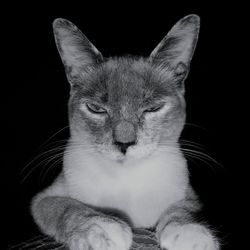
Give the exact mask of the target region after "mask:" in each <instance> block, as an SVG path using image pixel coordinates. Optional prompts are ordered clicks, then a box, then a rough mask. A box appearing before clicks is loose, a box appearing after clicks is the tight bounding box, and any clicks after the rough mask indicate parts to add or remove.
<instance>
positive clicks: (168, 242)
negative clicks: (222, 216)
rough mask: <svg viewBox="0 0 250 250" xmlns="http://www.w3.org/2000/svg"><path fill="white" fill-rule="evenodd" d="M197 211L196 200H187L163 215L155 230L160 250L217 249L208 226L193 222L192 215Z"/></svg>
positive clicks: (216, 243) (217, 244)
mask: <svg viewBox="0 0 250 250" xmlns="http://www.w3.org/2000/svg"><path fill="white" fill-rule="evenodd" d="M197 209H198V204H197V203H196V200H195V199H191V198H187V199H186V200H183V201H180V202H179V203H177V204H175V205H173V206H171V207H170V208H169V209H168V210H167V211H166V212H165V213H164V215H163V216H162V217H161V219H160V221H159V223H158V225H157V228H156V232H157V238H158V240H159V243H160V246H161V249H166V250H218V249H219V243H218V240H217V239H216V237H215V236H214V235H213V232H212V231H211V230H210V229H209V228H208V226H206V225H204V224H201V223H196V222H195V220H194V217H193V216H192V215H193V214H194V212H195V211H196V210H197Z"/></svg>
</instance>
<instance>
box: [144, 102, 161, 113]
mask: <svg viewBox="0 0 250 250" xmlns="http://www.w3.org/2000/svg"><path fill="white" fill-rule="evenodd" d="M163 106H164V105H162V104H161V105H158V106H154V107H150V108H148V109H145V110H144V112H157V111H158V110H160V109H162V108H163Z"/></svg>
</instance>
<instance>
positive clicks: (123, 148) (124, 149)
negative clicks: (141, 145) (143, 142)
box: [114, 141, 136, 154]
mask: <svg viewBox="0 0 250 250" xmlns="http://www.w3.org/2000/svg"><path fill="white" fill-rule="evenodd" d="M135 143H136V142H135V141H131V142H126V143H124V142H119V141H115V142H114V144H115V145H116V146H117V147H118V148H119V149H120V151H121V152H122V153H123V154H126V152H127V149H128V147H130V146H133V145H135Z"/></svg>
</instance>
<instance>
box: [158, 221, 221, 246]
mask: <svg viewBox="0 0 250 250" xmlns="http://www.w3.org/2000/svg"><path fill="white" fill-rule="evenodd" d="M160 246H161V249H166V250H218V249H219V245H218V242H217V241H216V239H214V237H213V236H212V235H211V233H210V232H209V230H208V229H207V228H206V227H204V226H202V225H199V224H185V225H179V224H175V223H172V224H170V225H168V226H166V228H165V229H164V230H163V232H162V233H161V235H160Z"/></svg>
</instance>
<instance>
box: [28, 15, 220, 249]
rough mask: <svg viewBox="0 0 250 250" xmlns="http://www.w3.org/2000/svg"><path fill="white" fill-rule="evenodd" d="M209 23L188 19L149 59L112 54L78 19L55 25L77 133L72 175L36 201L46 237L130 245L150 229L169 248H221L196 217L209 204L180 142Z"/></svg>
mask: <svg viewBox="0 0 250 250" xmlns="http://www.w3.org/2000/svg"><path fill="white" fill-rule="evenodd" d="M199 28H200V18H199V17H198V16H197V15H188V16H186V17H184V18H182V19H181V20H180V21H178V22H177V23H176V24H175V25H174V26H173V28H172V29H171V30H170V32H169V33H168V34H167V35H166V36H165V37H164V38H163V40H162V41H161V42H160V43H159V45H158V46H157V47H156V48H155V49H154V50H153V52H152V53H151V54H150V56H149V57H135V56H123V57H112V58H104V57H103V56H102V54H101V53H100V52H99V51H98V50H97V49H96V48H95V47H94V45H93V44H92V43H91V42H90V41H89V40H88V39H87V38H86V36H85V35H84V34H83V33H82V32H81V31H80V30H79V29H78V28H77V27H76V26H75V25H74V24H73V23H71V22H70V21H68V20H65V19H62V18H58V19H56V20H55V21H54V22H53V30H54V35H55V41H56V45H57V48H58V51H59V54H60V56H61V59H62V62H63V64H64V66H65V71H66V76H67V79H68V82H69V83H70V86H71V90H70V99H69V105H68V110H69V125H70V126H69V127H70V139H69V140H68V143H67V147H66V149H65V152H64V157H63V170H62V172H61V173H60V174H59V176H58V177H57V178H56V180H55V181H54V182H53V184H52V185H51V186H49V187H48V188H47V189H45V190H43V191H42V192H40V193H39V194H37V195H36V196H35V197H34V198H33V199H32V203H31V211H32V215H33V218H34V220H35V222H36V223H37V225H38V226H39V227H40V229H41V231H42V232H43V233H45V234H47V235H49V236H52V237H54V239H55V240H56V241H58V242H62V243H64V244H66V245H67V246H68V247H69V249H70V250H80V249H82V250H85V249H86V250H87V249H93V250H128V249H129V248H130V247H131V244H132V228H150V229H153V230H155V233H156V236H157V240H158V242H159V245H160V247H161V248H162V249H167V250H218V249H219V241H218V239H217V238H216V237H215V235H214V233H213V231H212V230H210V229H209V227H208V226H207V225H205V224H203V223H200V222H196V221H195V217H194V214H195V213H196V212H197V211H199V210H200V207H201V205H200V202H199V201H198V198H197V196H196V194H195V192H194V191H193V189H192V187H191V186H190V183H189V177H188V175H189V174H188V169H187V163H186V160H185V158H184V156H183V154H182V151H181V150H180V146H179V143H178V139H179V137H180V134H181V132H182V129H183V126H184V123H185V117H186V111H185V99H184V93H185V86H184V81H185V79H186V77H187V75H188V72H189V68H190V62H191V59H192V56H193V53H194V50H195V47H196V43H197V39H198V34H199ZM116 214H120V215H123V216H115V215H116Z"/></svg>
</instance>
